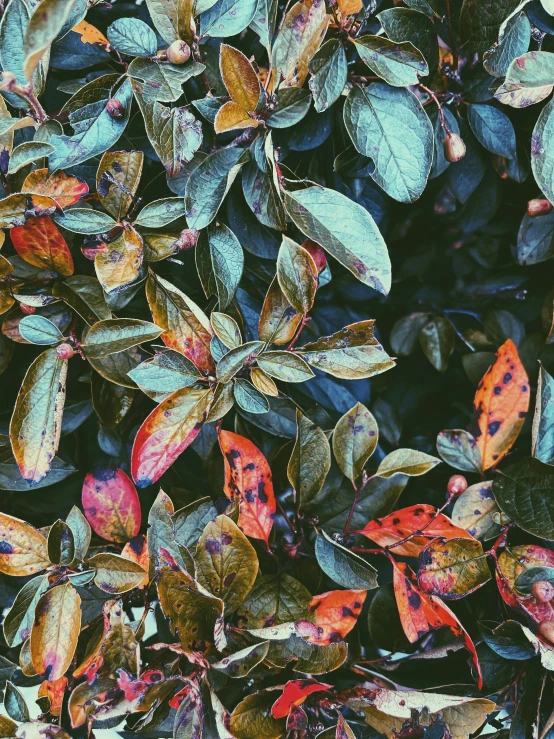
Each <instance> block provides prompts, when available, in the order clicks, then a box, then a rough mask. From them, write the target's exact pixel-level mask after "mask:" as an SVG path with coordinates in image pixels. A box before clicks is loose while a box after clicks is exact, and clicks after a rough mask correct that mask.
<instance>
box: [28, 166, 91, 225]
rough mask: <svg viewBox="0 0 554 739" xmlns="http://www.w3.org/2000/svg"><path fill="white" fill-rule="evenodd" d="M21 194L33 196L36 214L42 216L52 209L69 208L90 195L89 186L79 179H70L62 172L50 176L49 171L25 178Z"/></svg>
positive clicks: (45, 170) (40, 171) (41, 171)
mask: <svg viewBox="0 0 554 739" xmlns="http://www.w3.org/2000/svg"><path fill="white" fill-rule="evenodd" d="M21 192H24V193H29V194H30V195H32V200H33V206H34V208H35V213H37V214H39V215H40V214H41V213H42V212H43V211H48V210H50V209H51V207H52V203H51V201H50V199H51V200H53V201H54V202H55V203H56V205H57V206H58V208H62V209H63V208H69V206H70V205H74V204H75V203H77V202H78V201H79V200H80V199H81V198H83V197H85V195H87V194H88V185H87V183H86V182H83V181H82V180H80V179H79V178H78V177H70V176H69V175H67V174H66V173H65V172H62V170H61V169H60V170H58V171H57V172H54V173H53V174H51V175H50V177H49V176H48V169H37V170H35V171H34V172H31V173H30V174H28V175H27V177H26V178H25V182H24V183H23V187H22V188H21Z"/></svg>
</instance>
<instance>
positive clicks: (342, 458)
mask: <svg viewBox="0 0 554 739" xmlns="http://www.w3.org/2000/svg"><path fill="white" fill-rule="evenodd" d="M378 434H379V430H378V428H377V422H376V421H375V418H373V416H372V414H371V413H370V412H369V411H368V409H367V408H366V407H365V406H364V405H363V404H362V403H356V405H355V406H354V407H353V408H351V409H350V410H349V411H348V412H347V413H345V414H344V416H342V418H340V419H339V421H338V422H337V425H336V426H335V430H334V432H333V453H334V455H335V459H336V460H337V463H338V465H339V467H340V469H341V472H342V474H343V475H344V476H345V477H348V479H349V480H352V481H354V480H356V479H357V478H358V477H359V476H360V475H361V474H362V471H363V469H364V466H365V464H366V462H367V460H368V459H369V458H370V457H371V455H372V454H373V452H374V451H375V448H376V446H377V441H378V438H379V436H378Z"/></svg>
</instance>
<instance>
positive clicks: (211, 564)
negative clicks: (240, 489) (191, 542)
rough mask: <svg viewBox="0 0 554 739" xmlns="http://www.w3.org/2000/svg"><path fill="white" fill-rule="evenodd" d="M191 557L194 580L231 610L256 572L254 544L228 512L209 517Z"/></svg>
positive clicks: (243, 597) (238, 601)
mask: <svg viewBox="0 0 554 739" xmlns="http://www.w3.org/2000/svg"><path fill="white" fill-rule="evenodd" d="M194 561H195V563H196V567H197V577H198V582H199V583H200V584H201V585H203V586H204V587H205V588H207V589H208V590H209V591H210V592H211V593H213V595H215V596H217V597H218V598H221V600H222V601H223V602H224V603H225V611H226V613H233V612H234V611H236V610H237V608H238V607H239V606H240V605H241V604H242V603H243V601H244V599H245V598H246V596H247V595H248V593H249V592H250V590H251V589H252V586H253V585H254V582H255V580H256V576H257V574H258V557H257V556H256V552H255V550H254V547H253V546H252V544H250V542H249V541H248V539H247V538H246V536H244V534H243V533H242V531H241V530H240V529H239V527H238V526H237V525H236V524H235V523H234V522H233V521H232V520H231V519H230V518H229V516H218V517H217V518H216V519H215V521H210V522H209V523H208V524H207V525H206V527H205V529H204V531H203V533H202V536H201V537H200V539H199V541H198V544H197V547H196V554H195V555H194Z"/></svg>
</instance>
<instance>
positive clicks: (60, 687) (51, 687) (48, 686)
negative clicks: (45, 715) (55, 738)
mask: <svg viewBox="0 0 554 739" xmlns="http://www.w3.org/2000/svg"><path fill="white" fill-rule="evenodd" d="M67 683H68V680H67V678H66V677H65V675H62V677H59V678H58V679H57V680H54V682H49V681H48V680H44V682H42V683H41V684H40V686H39V689H38V697H39V698H48V699H49V701H50V709H49V711H50V713H51V714H52V716H59V715H60V714H61V712H62V704H63V698H64V695H65V691H66V690H67Z"/></svg>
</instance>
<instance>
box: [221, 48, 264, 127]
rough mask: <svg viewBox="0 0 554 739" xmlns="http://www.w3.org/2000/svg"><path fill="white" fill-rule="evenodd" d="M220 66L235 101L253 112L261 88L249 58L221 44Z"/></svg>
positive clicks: (222, 75)
mask: <svg viewBox="0 0 554 739" xmlns="http://www.w3.org/2000/svg"><path fill="white" fill-rule="evenodd" d="M219 67H220V70H221V77H222V79H223V82H224V83H225V87H226V88H227V91H228V92H229V95H230V96H231V97H232V98H233V100H234V101H235V103H237V104H238V105H240V107H241V108H243V109H244V110H246V111H249V112H253V111H254V110H255V109H256V107H257V105H258V101H259V99H260V95H261V88H260V83H259V81H258V77H257V76H256V72H255V71H254V68H253V67H252V65H251V64H250V62H249V61H248V59H247V58H246V57H245V56H244V54H243V53H242V52H240V51H238V49H234V48H233V47H232V46H229V45H228V44H221V46H220V48H219Z"/></svg>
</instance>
